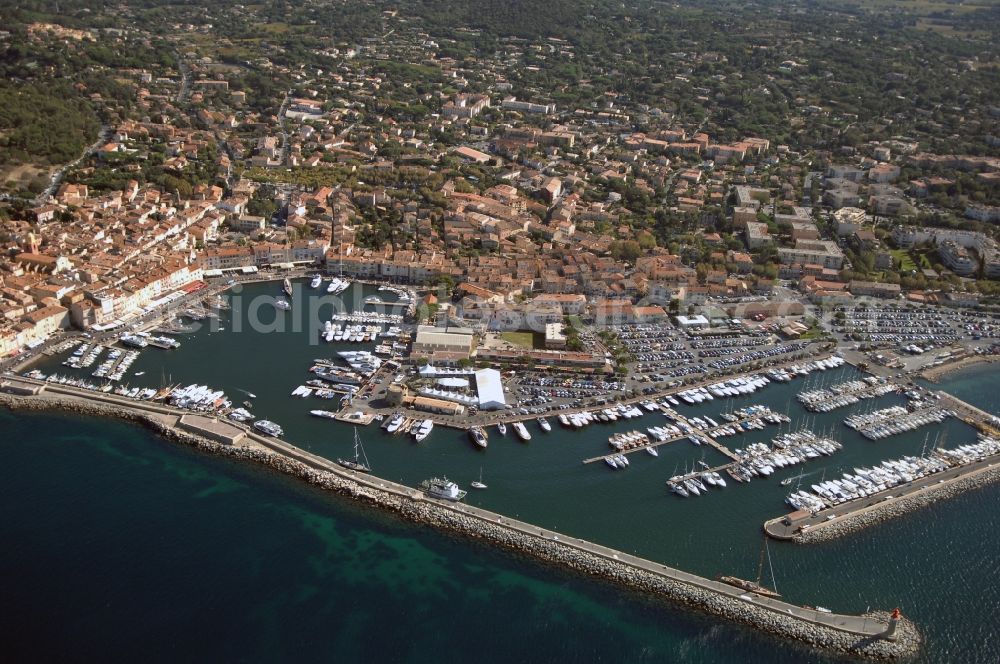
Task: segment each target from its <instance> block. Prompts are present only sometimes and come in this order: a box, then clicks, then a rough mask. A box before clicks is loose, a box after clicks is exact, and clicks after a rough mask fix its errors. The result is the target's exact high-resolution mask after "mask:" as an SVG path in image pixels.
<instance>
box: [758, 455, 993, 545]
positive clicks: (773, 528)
mask: <svg viewBox="0 0 1000 664" xmlns="http://www.w3.org/2000/svg"><path fill="white" fill-rule="evenodd" d="M997 467H1000V455H994V456H992V457H988V458H986V459H983V460H981V461H977V462H975V463H971V464H969V465H967V466H959V467H956V468H951V469H949V470H946V471H944V472H942V473H937V474H933V475H926V476H924V477H921V478H919V479H916V480H914V481H913V482H910V483H908V484H906V485H904V486H896V487H891V488H888V489H886V490H885V491H882V492H880V493H877V494H873V495H869V496H865V497H863V498H857V499H855V500H852V501H849V502H845V503H841V504H839V505H835V506H833V507H829V508H827V509H823V510H820V511H817V512H809V511H807V510H798V511H796V512H792V513H790V514H787V515H785V516H781V517H777V518H775V519H771V520H770V521H766V522H765V523H764V532H765V533H767V534H768V535H769V536H770V537H773V538H774V539H778V540H794V539H796V538H798V537H799V536H801V535H802V534H803V533H806V532H808V533H809V534H810V535H813V534H816V533H817V532H818V531H821V530H824V529H832V528H834V527H838V526H841V525H843V524H844V523H846V522H848V521H850V520H851V519H854V518H856V517H859V516H862V515H864V514H866V513H869V512H873V511H876V510H884V509H887V508H891V507H892V506H893V505H894V504H895V503H900V502H902V501H904V500H906V499H908V498H912V497H914V496H918V495H919V494H921V493H924V492H929V491H932V490H938V489H945V488H947V487H948V485H950V484H954V483H958V482H961V481H963V480H966V479H969V478H974V477H975V476H976V475H979V474H982V473H986V472H988V471H991V470H994V469H995V468H997Z"/></svg>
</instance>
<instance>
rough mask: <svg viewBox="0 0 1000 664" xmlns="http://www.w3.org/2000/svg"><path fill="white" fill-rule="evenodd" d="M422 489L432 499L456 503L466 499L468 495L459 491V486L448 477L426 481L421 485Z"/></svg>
mask: <svg viewBox="0 0 1000 664" xmlns="http://www.w3.org/2000/svg"><path fill="white" fill-rule="evenodd" d="M420 489H421V491H424V492H426V493H427V495H429V496H430V497H431V498H441V499H442V500H451V501H455V502H458V501H459V500H461V499H462V498H465V495H466V494H467V493H468V492H467V491H462V490H461V489H459V488H458V485H457V484H455V483H454V482H452V481H451V480H449V479H448V478H447V477H444V478H442V477H432V478H431V479H429V480H424V481H423V482H421V483H420Z"/></svg>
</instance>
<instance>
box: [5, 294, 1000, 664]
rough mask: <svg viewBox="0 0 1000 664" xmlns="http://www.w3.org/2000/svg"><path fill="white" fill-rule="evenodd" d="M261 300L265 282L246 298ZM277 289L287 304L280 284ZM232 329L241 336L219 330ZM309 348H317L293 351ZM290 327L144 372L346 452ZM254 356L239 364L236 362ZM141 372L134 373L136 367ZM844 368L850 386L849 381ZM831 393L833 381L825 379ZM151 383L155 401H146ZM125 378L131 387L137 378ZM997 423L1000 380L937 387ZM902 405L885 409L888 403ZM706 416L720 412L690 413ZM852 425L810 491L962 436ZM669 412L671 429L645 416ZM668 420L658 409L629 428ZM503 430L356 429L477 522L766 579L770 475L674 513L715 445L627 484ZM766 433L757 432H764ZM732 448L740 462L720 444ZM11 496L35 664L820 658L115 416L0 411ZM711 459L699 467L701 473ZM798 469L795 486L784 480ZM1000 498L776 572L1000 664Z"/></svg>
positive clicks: (938, 654)
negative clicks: (300, 388) (451, 482)
mask: <svg viewBox="0 0 1000 664" xmlns="http://www.w3.org/2000/svg"><path fill="white" fill-rule="evenodd" d="M258 288H260V287H258ZM271 289H272V290H273V285H272V288H271ZM230 326H231V323H230V324H229V325H227V327H230ZM301 334H305V332H303V333H301ZM327 351H328V348H326V347H324V348H316V347H309V346H308V344H307V343H304V339H302V338H298V337H296V336H295V334H294V333H291V332H286V333H284V334H282V335H265V336H264V337H260V336H257V337H254V336H252V335H243V334H227V333H226V332H216V333H213V334H209V333H207V332H205V333H199V334H198V335H194V336H193V337H185V338H184V347H183V348H182V349H180V351H178V352H176V353H173V354H168V353H165V352H161V351H155V350H152V349H150V350H147V351H144V353H143V357H142V358H141V359H140V361H139V363H137V364H136V366H135V368H134V370H136V371H138V370H145V371H147V377H148V376H150V375H153V376H156V377H157V380H158V376H159V374H160V368H159V366H158V363H162V364H164V365H165V366H166V367H167V368H166V369H165V370H166V371H169V372H170V373H171V374H172V377H173V379H174V380H175V382H176V381H185V382H196V381H199V382H209V383H210V384H212V385H217V386H218V387H219V388H225V389H227V390H228V391H230V393H231V394H236V392H235V390H236V389H237V388H242V389H247V390H250V391H252V392H254V393H256V394H258V396H259V399H258V401H259V402H260V406H259V407H258V408H257V409H256V410H257V411H258V412H259V414H261V415H263V416H267V417H269V418H270V419H274V420H276V421H278V422H280V423H281V424H282V425H283V426H284V427H285V430H286V432H287V433H288V436H287V437H288V438H289V440H292V441H294V442H297V443H299V444H301V445H302V446H303V447H307V448H309V449H312V450H313V451H316V452H318V453H321V454H325V455H327V456H335V455H338V454H343V453H344V452H345V450H346V448H347V446H349V437H350V429H349V428H347V427H344V426H343V425H338V424H335V423H331V422H327V421H323V420H317V419H316V418H310V417H309V416H308V415H307V414H306V413H307V411H308V410H309V408H316V407H321V406H320V405H319V404H318V403H317V402H316V401H302V400H298V399H292V398H291V397H289V396H288V393H289V392H290V391H291V389H292V388H293V387H294V386H295V385H297V384H299V383H300V382H303V381H304V380H305V378H306V377H307V374H306V373H305V369H306V368H307V367H308V361H309V359H311V358H312V357H318V356H322V355H324V354H328V352H327ZM240 358H242V361H240ZM144 363H145V364H144ZM848 375H850V374H849V373H848V372H844V377H846V376H848ZM825 380H827V381H830V380H833V377H827V378H825ZM155 383H156V380H154V381H152V382H150V383H148V384H155ZM133 384H138V381H136V382H134V383H133ZM801 387H802V382H801V381H799V382H796V383H792V384H791V385H777V386H771V387H769V388H767V390H765V391H763V392H761V393H759V394H758V395H755V396H752V397H750V398H748V399H744V400H741V401H738V402H736V403H734V404H731V405H732V406H738V405H743V404H746V403H768V404H770V405H772V407H774V408H776V409H779V410H782V411H784V410H785V409H786V408H787V409H788V412H789V413H790V414H791V415H792V416H793V418H795V419H796V422H797V423H804V421H805V418H806V414H804V413H802V412H801V411H799V410H798V409H797V407H796V405H795V403H794V394H795V392H797V391H798V390H799V389H801ZM942 387H944V388H945V389H948V390H949V391H951V392H953V393H954V394H956V395H957V396H959V397H962V398H965V399H967V400H969V401H970V402H973V403H976V404H977V405H979V406H981V407H983V408H985V409H988V410H991V411H993V412H996V411H997V410H998V406H1000V403H998V401H1000V397H998V396H997V395H998V394H1000V390H998V387H1000V379H998V376H997V372H995V371H994V370H992V369H991V368H989V367H987V368H985V369H976V370H972V371H970V372H968V373H965V374H963V375H961V376H958V377H956V378H954V379H951V380H949V381H948V382H946V383H944V384H943V385H942ZM896 399H898V397H895V396H890V397H887V398H886V399H884V400H881V401H880V404H879V405H885V404H888V403H891V402H893V401H894V400H896ZM699 409H700V410H702V411H703V412H705V413H707V414H709V415H711V416H713V417H714V416H715V415H716V414H717V413H719V412H722V411H724V410H725V408H724V404H719V403H718V401H716V402H712V403H711V404H708V405H705V406H701V407H697V408H687V409H686V410H687V411H691V412H694V411H697V410H699ZM848 412H850V411H849V410H843V411H837V412H836V413H835V414H830V415H827V416H823V415H821V416H818V417H817V418H816V419H815V421H813V420H812V419H811V418H812V417H813V416H809V417H810V422H809V424H810V425H811V426H813V427H814V428H815V429H823V430H827V429H829V430H832V431H833V433H834V435H835V436H836V437H837V438H838V439H840V440H842V441H844V444H845V449H844V450H843V451H842V452H840V453H839V454H838V455H837V456H834V457H832V458H830V459H827V460H816V461H814V462H812V463H811V464H809V465H807V466H806V467H805V470H806V472H816V473H817V475H816V477H817V478H818V477H819V473H822V472H823V469H824V468H825V469H826V472H828V473H831V474H834V473H836V474H839V473H840V472H842V471H841V470H840V469H841V468H844V469H848V468H850V467H851V466H853V465H858V464H860V463H867V462H873V461H875V460H877V459H880V458H888V457H897V456H901V455H904V454H910V453H918V452H919V451H920V449H921V448H922V447H923V444H924V440H925V434H927V433H929V434H930V437H931V439H933V438H934V437H935V436H937V435H938V434H939V433H940V431H942V430H947V432H948V443H946V444H949V445H950V444H958V443H960V442H963V441H966V440H971V438H972V432H971V430H969V429H968V428H967V427H965V425H963V424H961V423H957V422H951V423H948V424H947V425H946V426H944V427H941V428H940V429H927V430H921V431H920V432H917V433H913V434H909V435H907V436H900V437H896V438H893V439H891V440H888V441H881V442H878V443H872V442H870V441H866V440H864V439H861V438H859V437H857V436H853V434H852V432H850V431H849V430H848V429H846V427H843V426H842V425H841V424H840V420H841V419H842V418H843V416H844V415H845V414H847V413H848ZM657 418H659V419H657ZM659 421H662V418H661V417H660V416H649V417H647V418H645V419H644V420H643V422H642V423H641V427H645V426H650V425H653V424H656V423H658V422H659ZM530 426H531V428H532V433H533V436H534V439H533V440H532V441H531V443H528V444H523V443H519V442H517V441H516V440H515V439H514V438H513V437H508V438H506V439H504V438H501V437H499V436H498V435H497V434H495V433H494V434H493V436H492V437H491V442H490V447H489V449H488V450H487V451H486V452H485V453H480V452H478V451H477V450H475V449H474V448H473V447H472V446H471V444H470V443H469V442H468V441H467V439H466V437H465V436H464V434H460V433H457V432H450V431H448V430H446V429H442V428H438V429H436V430H435V432H434V433H433V434H432V435H431V437H430V438H429V439H428V440H427V441H425V442H424V443H423V444H421V445H416V444H414V443H412V441H411V440H410V439H408V438H407V439H404V438H393V437H389V436H383V435H382V434H381V433H380V432H378V431H377V430H376V429H374V428H373V427H369V428H368V429H366V430H362V435H363V437H364V439H365V441H366V448H367V450H368V455H369V457H370V459H371V461H372V464H373V467H374V468H375V470H376V472H377V473H380V474H383V475H384V476H386V477H389V478H391V479H401V480H403V481H405V482H407V483H411V484H414V483H416V482H418V481H419V480H420V479H423V478H425V477H428V476H430V475H432V474H439V473H447V474H448V475H449V476H451V477H453V478H455V479H456V480H457V481H460V482H462V483H467V482H468V481H471V480H472V479H475V478H476V477H477V476H478V473H479V468H480V467H481V466H482V467H483V469H484V474H485V480H486V481H487V483H488V484H489V485H490V489H489V490H488V491H486V492H482V493H474V494H471V495H470V500H472V501H474V502H475V503H477V504H481V505H483V506H486V507H489V508H491V509H496V510H499V511H502V512H507V513H511V514H517V515H518V516H520V517H521V518H525V519H528V520H531V521H533V522H537V523H539V524H540V525H544V526H546V527H550V528H555V529H558V530H561V531H564V532H567V533H569V534H573V535H576V536H580V537H586V538H589V539H594V540H597V541H600V542H602V543H605V544H609V545H612V546H616V547H619V548H623V549H626V550H629V551H636V552H638V553H639V554H641V555H644V556H647V557H649V558H653V559H655V560H660V561H662V562H665V563H667V564H671V565H674V566H677V567H680V568H682V569H688V570H691V571H694V572H698V573H701V574H704V575H709V576H711V575H714V574H716V573H719V572H723V573H733V574H738V575H742V576H745V577H746V576H749V577H752V576H753V575H754V574H755V568H756V561H757V551H758V549H759V547H760V541H761V537H760V525H761V523H762V521H763V520H765V519H766V518H770V517H773V516H776V515H779V514H782V513H784V512H785V511H786V507H785V506H784V505H783V503H782V497H783V495H784V493H785V490H783V488H782V487H780V486H779V485H778V482H777V481H776V480H777V479H778V478H773V479H771V480H768V481H755V482H753V483H751V484H749V485H736V486H734V483H733V482H730V486H729V487H728V488H727V489H725V490H723V491H713V492H712V493H711V494H709V495H707V496H705V497H702V498H698V499H689V500H683V499H680V498H677V497H675V496H671V495H668V494H667V493H666V490H665V488H664V485H663V481H664V480H665V479H666V477H668V476H669V475H670V474H672V473H673V470H674V468H675V467H677V466H680V467H683V466H684V465H685V464H687V465H690V464H692V463H693V462H694V461H695V460H697V459H699V458H701V455H702V448H695V447H694V446H692V445H690V444H689V443H677V444H675V445H671V446H667V447H665V448H661V454H660V457H659V458H657V459H654V458H652V457H648V456H647V455H645V454H642V455H639V456H636V457H634V460H633V464H632V467H631V468H630V469H629V470H628V471H624V472H619V473H615V472H612V471H610V470H609V469H608V468H606V467H605V466H603V464H600V465H592V466H583V465H582V464H581V463H580V461H581V460H582V459H583V458H585V457H589V456H593V455H595V454H598V453H600V452H602V451H603V450H605V449H607V442H606V441H607V436H608V435H609V434H610V433H611V432H612V431H614V430H616V429H626V428H627V429H634V428H640V425H639V424H637V423H636V422H635V421H632V422H630V423H627V425H626V424H620V425H618V426H617V427H615V426H594V427H591V428H589V429H587V430H584V431H583V432H581V433H570V432H568V431H565V430H558V428H557V431H555V432H553V433H552V434H549V435H546V434H543V433H542V432H541V431H540V430H538V429H537V427H535V426H534V425H530ZM768 435H773V429H772V430H768V431H765V432H760V433H757V434H753V435H752V436H751V435H748V436H747V438H746V440H747V441H752V440H758V439H765V438H766V437H768ZM727 442H728V444H730V445H732V446H734V447H738V446H741V445H743V444H745V442H744V441H742V440H739V439H729V440H728V441H727ZM0 449H2V451H3V455H4V456H3V458H4V459H5V464H4V466H5V468H6V470H7V472H6V473H5V476H6V479H5V481H4V483H3V484H2V485H0V511H2V516H3V523H4V524H5V526H6V527H5V537H4V546H3V547H2V549H0V569H3V570H4V579H5V581H4V588H3V592H0V616H2V618H0V624H2V625H3V627H2V630H3V636H4V643H5V644H6V645H7V647H6V649H5V650H6V651H8V652H11V653H12V654H15V655H21V656H23V657H27V656H29V655H31V656H32V657H34V658H36V659H38V658H41V659H46V660H55V659H66V658H67V657H70V656H75V658H81V657H82V658H86V659H94V658H97V657H100V656H106V655H107V654H109V653H114V654H115V658H116V659H124V658H126V657H128V658H130V659H131V658H135V657H144V658H147V659H171V660H177V659H192V658H194V659H216V660H217V659H225V660H267V661H274V660H276V659H293V658H294V659H304V658H308V659H318V658H327V659H329V658H336V659H337V660H343V661H359V660H361V659H364V660H366V661H393V662H395V661H426V660H427V659H429V658H431V657H434V658H435V659H439V660H442V661H459V660H467V659H470V658H476V659H481V660H487V661H504V662H507V661H515V660H524V661H578V660H581V661H628V662H631V661H691V662H729V661H732V662H744V661H760V662H765V661H767V662H771V661H817V660H818V659H820V660H821V659H823V658H822V657H819V656H818V655H816V654H815V653H812V652H810V651H808V650H804V649H802V648H800V647H797V646H794V645H789V644H787V643H785V642H781V641H776V640H773V639H771V638H769V637H766V636H763V635H759V634H756V633H755V632H753V631H752V630H748V629H745V628H742V627H738V626H734V625H729V624H726V623H720V622H718V621H714V620H711V619H709V618H706V617H703V616H699V615H697V614H691V613H688V612H685V611H682V610H680V609H676V608H673V607H670V606H663V605H658V604H655V603H651V602H649V601H647V600H645V599H643V598H641V597H637V596H635V595H633V594H631V593H627V592H623V591H621V590H619V589H617V588H614V587H611V586H607V585H605V584H603V583H600V582H596V581H594V580H591V579H586V578H581V577H578V576H575V575H572V574H568V573H565V572H562V571H560V570H557V569H553V568H549V567H546V566H541V565H539V564H537V563H535V562H533V561H529V560H524V559H521V558H519V557H516V556H512V555H509V554H506V553H503V552H497V551H493V550H490V549H488V548H485V547H483V546H482V545H480V544H476V543H471V542H466V541H464V540H458V539H455V538H454V537H452V536H450V535H447V534H442V533H439V532H436V531H432V530H430V529H427V528H423V527H419V526H416V525H413V524H404V523H400V522H398V521H396V520H395V519H393V518H391V517H388V516H385V515H382V514H379V513H375V512H372V511H370V510H364V509H361V508H359V507H357V506H355V505H353V504H351V503H350V502H348V501H345V500H343V499H340V498H337V497H333V496H328V495H325V494H322V493H321V492H318V491H316V490H313V489H311V488H309V487H304V486H301V485H300V484H299V483H298V482H295V481H293V480H290V479H288V478H284V477H281V476H278V475H275V474H273V473H270V472H267V471H263V470H260V469H257V468H254V467H252V466H248V465H244V464H237V463H234V462H230V461H226V460H222V459H217V458H214V457H207V456H204V455H200V454H198V453H195V452H193V451H191V450H188V449H186V448H182V447H179V446H175V445H172V444H169V443H166V442H163V441H161V440H159V439H158V438H156V437H155V436H152V435H150V434H149V433H147V432H145V431H143V430H141V429H138V428H134V427H131V426H128V425H124V424H122V423H118V422H107V421H102V420H95V419H87V418H68V417H63V416H52V415H21V414H16V415H12V414H10V413H0ZM712 454H714V453H708V454H706V460H707V461H708V462H710V463H711V462H712V461H713V458H712V456H711V455H712ZM794 472H798V471H792V470H787V471H783V472H782V474H781V475H780V476H779V477H784V476H787V475H791V474H793V473H794ZM998 500H1000V487H997V486H993V487H989V488H986V489H983V490H980V491H976V492H973V493H970V494H967V495H965V496H962V497H960V498H957V499H955V500H951V501H948V502H945V503H941V504H938V505H936V506H934V507H933V508H931V509H929V510H924V511H922V512H917V513H914V514H912V515H909V516H907V517H904V518H902V519H898V520H896V521H893V522H891V523H889V524H885V525H884V526H881V527H879V528H877V529H874V530H868V531H865V532H862V533H858V534H856V535H853V536H850V537H847V538H843V539H841V540H839V541H836V542H832V543H828V544H824V545H820V546H813V547H800V546H795V545H783V544H776V543H771V545H770V551H771V558H772V561H773V565H774V577H775V581H776V582H777V585H778V588H779V590H781V591H782V592H783V593H784V594H785V595H786V597H788V598H789V599H791V600H792V601H797V602H801V603H808V604H820V605H823V606H828V607H830V608H832V609H834V610H839V611H864V610H865V608H866V607H868V606H872V607H880V608H892V607H893V606H900V607H901V608H902V609H903V610H904V612H905V613H906V614H907V615H909V616H910V617H912V618H913V619H914V620H915V621H917V623H918V624H919V625H920V626H921V628H922V629H923V630H924V631H925V633H926V635H927V637H928V645H927V649H926V652H925V653H924V654H923V655H922V657H921V659H922V661H927V662H940V661H952V662H992V661H1000V646H998V645H997V644H996V642H995V640H994V638H993V629H994V626H995V624H997V623H998V622H1000V572H998V562H1000V554H998V553H997V551H1000V534H998V533H1000V528H998V526H1000V516H998V511H997V501H998Z"/></svg>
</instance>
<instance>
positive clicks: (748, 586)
mask: <svg viewBox="0 0 1000 664" xmlns="http://www.w3.org/2000/svg"><path fill="white" fill-rule="evenodd" d="M765 553H766V555H767V564H768V567H769V568H770V570H771V585H772V586H774V589H771V588H768V587H767V586H765V585H762V584H761V576H762V575H763V573H764V555H765ZM715 578H716V579H717V580H718V581H721V582H722V583H726V584H729V585H730V586H735V587H737V588H740V589H742V590H746V591H747V592H751V593H755V594H757V595H762V596H764V597H781V593H779V592H778V590H777V588H778V584H776V583H775V582H774V566H773V565H772V564H771V551H770V550H769V549H768V548H767V537H765V538H764V542H763V544H761V547H760V559H759V560H758V561H757V580H756V581H747V580H746V579H741V578H739V577H736V576H721V575H720V576H717V577H715Z"/></svg>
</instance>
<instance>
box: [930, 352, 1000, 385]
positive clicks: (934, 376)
mask: <svg viewBox="0 0 1000 664" xmlns="http://www.w3.org/2000/svg"><path fill="white" fill-rule="evenodd" d="M998 361H1000V357H998V356H996V355H967V356H965V357H962V358H959V359H957V360H953V361H951V362H946V363H945V364H942V365H940V366H937V367H929V368H927V369H924V370H923V371H921V372H920V376H921V377H922V378H923V379H924V380H928V381H930V382H932V383H937V382H939V381H940V380H941V379H942V378H944V377H945V376H948V375H949V374H953V373H957V372H959V371H963V370H964V369H968V368H969V367H974V366H976V365H979V364H992V363H994V362H998Z"/></svg>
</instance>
